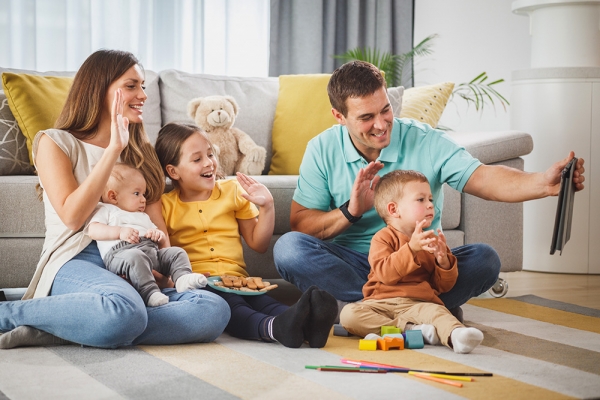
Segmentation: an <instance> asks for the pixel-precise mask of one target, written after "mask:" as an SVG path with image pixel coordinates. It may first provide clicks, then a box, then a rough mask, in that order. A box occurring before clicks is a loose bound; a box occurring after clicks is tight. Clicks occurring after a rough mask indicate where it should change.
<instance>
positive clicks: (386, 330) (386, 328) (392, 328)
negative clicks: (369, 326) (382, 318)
mask: <svg viewBox="0 0 600 400" xmlns="http://www.w3.org/2000/svg"><path fill="white" fill-rule="evenodd" d="M388 333H402V331H401V330H400V328H398V327H396V326H387V325H384V326H382V327H381V336H383V335H385V334H388Z"/></svg>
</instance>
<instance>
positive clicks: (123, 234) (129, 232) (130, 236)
mask: <svg viewBox="0 0 600 400" xmlns="http://www.w3.org/2000/svg"><path fill="white" fill-rule="evenodd" d="M119 239H121V240H124V241H126V242H128V243H131V244H135V243H139V242H140V232H139V231H138V230H137V229H133V228H125V227H123V228H121V231H120V232H119Z"/></svg>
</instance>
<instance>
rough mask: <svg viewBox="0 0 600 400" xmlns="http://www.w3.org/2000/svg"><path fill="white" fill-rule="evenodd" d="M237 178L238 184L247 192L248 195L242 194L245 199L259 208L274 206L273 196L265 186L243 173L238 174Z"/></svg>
mask: <svg viewBox="0 0 600 400" xmlns="http://www.w3.org/2000/svg"><path fill="white" fill-rule="evenodd" d="M236 176H237V180H238V182H239V183H240V185H242V187H243V188H244V190H245V191H246V193H242V197H243V198H245V199H246V200H248V201H251V202H252V203H254V204H256V205H257V206H259V207H269V206H273V196H272V195H271V192H269V189H267V187H266V186H265V185H263V184H262V183H260V182H258V181H257V180H255V179H254V178H251V177H249V176H248V175H244V174H242V173H241V172H238V173H237V174H236Z"/></svg>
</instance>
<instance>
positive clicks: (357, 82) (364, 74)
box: [327, 61, 386, 117]
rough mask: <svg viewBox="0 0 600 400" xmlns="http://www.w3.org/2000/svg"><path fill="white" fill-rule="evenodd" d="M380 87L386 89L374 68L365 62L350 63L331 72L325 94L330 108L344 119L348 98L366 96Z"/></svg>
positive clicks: (381, 76) (346, 113) (381, 77)
mask: <svg viewBox="0 0 600 400" xmlns="http://www.w3.org/2000/svg"><path fill="white" fill-rule="evenodd" d="M382 87H383V88H386V83H385V79H384V78H383V75H382V74H381V71H380V70H379V69H378V68H377V67H376V66H374V65H373V64H371V63H368V62H365V61H350V62H347V63H346V64H344V65H342V66H341V67H339V68H338V69H336V70H335V71H333V74H332V75H331V79H329V84H328V85H327V94H328V95H329V102H330V103H331V106H332V107H333V108H335V109H336V110H338V111H339V112H341V113H342V115H343V116H344V117H346V116H347V115H348V107H347V105H346V100H347V99H348V97H364V96H368V95H371V94H373V93H375V92H376V91H378V90H379V89H381V88H382Z"/></svg>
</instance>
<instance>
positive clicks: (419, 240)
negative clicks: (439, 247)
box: [408, 219, 437, 253]
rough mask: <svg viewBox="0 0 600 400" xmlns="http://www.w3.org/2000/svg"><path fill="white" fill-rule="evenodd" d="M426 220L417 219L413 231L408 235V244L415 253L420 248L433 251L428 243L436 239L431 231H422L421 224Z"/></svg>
mask: <svg viewBox="0 0 600 400" xmlns="http://www.w3.org/2000/svg"><path fill="white" fill-rule="evenodd" d="M426 222H427V220H425V219H424V220H423V221H417V224H416V226H415V231H414V232H413V234H412V236H411V237H410V242H408V246H409V247H410V248H411V250H412V251H413V252H415V253H416V252H417V251H421V250H425V251H428V252H430V253H433V248H432V247H431V245H430V244H431V243H434V242H435V241H436V240H437V239H436V237H435V235H434V234H433V232H432V231H423V225H424V224H425V223H426Z"/></svg>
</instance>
